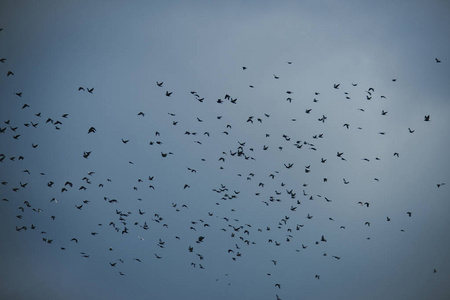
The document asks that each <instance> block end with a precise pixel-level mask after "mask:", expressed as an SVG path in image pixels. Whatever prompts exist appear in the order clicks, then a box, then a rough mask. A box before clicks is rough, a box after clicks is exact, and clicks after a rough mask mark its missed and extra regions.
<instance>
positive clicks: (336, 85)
mask: <svg viewBox="0 0 450 300" xmlns="http://www.w3.org/2000/svg"><path fill="white" fill-rule="evenodd" d="M340 85H341V84H340V83H335V84H334V85H333V86H334V88H335V89H338V88H339V86H340Z"/></svg>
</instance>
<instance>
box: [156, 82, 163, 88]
mask: <svg viewBox="0 0 450 300" xmlns="http://www.w3.org/2000/svg"><path fill="white" fill-rule="evenodd" d="M163 83H164V82H162V81H161V82H158V81H157V82H156V85H157V86H159V87H162V86H163Z"/></svg>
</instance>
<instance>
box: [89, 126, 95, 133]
mask: <svg viewBox="0 0 450 300" xmlns="http://www.w3.org/2000/svg"><path fill="white" fill-rule="evenodd" d="M95 131H96V129H95V128H94V127H91V128H89V130H88V134H89V133H95Z"/></svg>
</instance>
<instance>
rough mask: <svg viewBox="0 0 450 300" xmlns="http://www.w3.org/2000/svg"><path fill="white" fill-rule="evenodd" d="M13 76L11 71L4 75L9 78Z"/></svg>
mask: <svg viewBox="0 0 450 300" xmlns="http://www.w3.org/2000/svg"><path fill="white" fill-rule="evenodd" d="M11 75H14V73H13V72H12V71H8V73H6V76H11Z"/></svg>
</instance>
